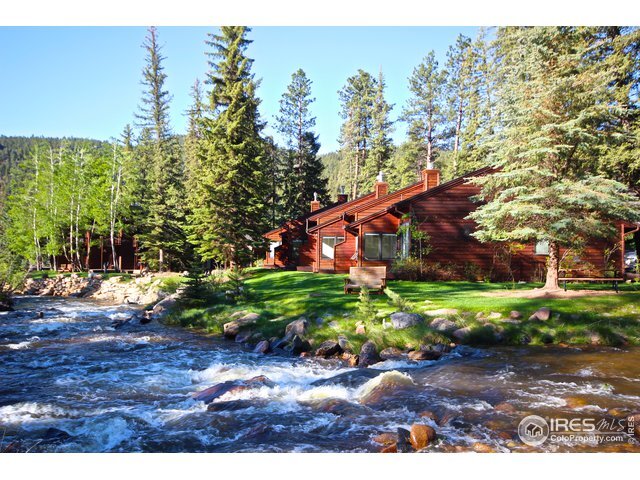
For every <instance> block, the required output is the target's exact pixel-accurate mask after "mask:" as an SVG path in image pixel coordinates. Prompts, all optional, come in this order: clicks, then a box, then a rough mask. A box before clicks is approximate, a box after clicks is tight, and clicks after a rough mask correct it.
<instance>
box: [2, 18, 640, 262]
mask: <svg viewBox="0 0 640 480" xmlns="http://www.w3.org/2000/svg"><path fill="white" fill-rule="evenodd" d="M141 40H143V42H142V50H141V56H144V58H145V66H144V68H143V70H142V72H141V85H142V88H143V92H142V97H141V99H140V102H139V106H138V108H137V110H136V106H135V105H132V106H131V108H132V111H133V110H136V111H135V114H134V115H133V117H132V119H131V120H132V121H131V125H123V126H122V131H121V132H113V138H114V139H113V140H111V141H109V142H100V141H95V140H87V139H48V138H37V137H31V138H24V137H0V180H1V182H2V183H1V184H0V186H2V189H3V190H4V192H5V194H6V192H7V190H8V191H9V192H10V195H9V196H8V197H7V198H6V200H5V199H4V194H3V195H2V196H1V197H0V200H1V201H2V203H0V208H2V212H1V213H2V215H3V216H4V221H3V231H2V232H0V234H1V235H2V237H3V239H2V242H3V245H6V247H5V249H9V250H10V251H11V252H12V253H13V255H15V256H17V257H20V258H24V259H27V260H28V261H29V262H30V263H31V264H32V265H33V266H35V267H37V268H41V267H43V266H50V265H52V263H53V262H55V258H56V257H57V256H63V257H64V258H65V259H66V260H67V263H73V264H74V265H75V266H76V268H81V267H82V262H81V259H80V253H79V252H80V250H81V243H82V238H83V235H84V234H85V232H92V233H99V234H100V235H104V236H107V237H110V238H111V242H112V243H113V241H114V238H115V234H116V233H117V232H119V231H124V232H125V233H127V234H129V235H135V236H136V238H137V240H138V242H139V247H140V252H141V255H142V262H143V263H144V265H145V266H147V267H149V268H151V269H155V270H167V269H169V270H183V269H187V268H192V267H193V266H194V265H196V266H197V265H199V264H201V263H202V262H205V261H210V262H214V263H216V264H218V265H223V266H231V265H247V264H250V263H251V262H252V261H254V260H255V259H256V258H259V257H260V256H261V255H262V252H263V251H264V248H265V246H266V243H265V242H266V240H265V239H264V238H263V237H262V233H264V232H265V231H267V230H269V229H271V228H273V227H274V226H277V225H280V224H281V223H282V222H284V221H285V220H287V219H289V218H292V217H297V216H299V215H302V214H303V213H305V212H306V211H307V209H308V206H309V202H310V201H311V200H312V199H313V198H314V196H316V195H317V196H318V198H319V199H320V200H321V201H322V203H327V202H329V201H332V200H334V199H335V196H336V194H337V193H338V192H339V191H344V192H345V193H347V194H348V195H350V196H351V197H354V196H358V195H361V194H363V193H366V192H367V191H369V190H370V189H371V187H372V185H373V182H374V179H375V177H376V175H377V174H378V172H379V171H383V172H385V174H386V179H387V180H388V182H389V183H390V187H391V188H392V189H397V188H400V187H403V186H405V185H408V184H410V183H413V182H415V181H416V180H417V179H418V178H419V175H420V171H421V170H422V169H424V168H428V167H432V168H433V167H435V168H439V169H440V170H441V172H442V178H443V180H444V181H446V180H449V179H451V178H454V177H456V176H459V175H461V174H463V173H465V172H468V171H471V170H475V169H477V168H479V167H482V166H486V165H494V166H497V167H500V168H501V169H502V173H500V174H495V175H490V176H489V177H487V180H486V181H485V183H483V185H482V186H483V198H484V201H485V202H486V207H483V208H482V209H480V210H479V211H478V213H477V215H476V216H475V220H476V221H477V223H478V225H479V231H478V232H477V236H478V238H481V239H482V240H485V241H494V240H499V241H525V240H526V241H531V240H545V241H548V242H550V244H551V245H552V246H554V248H555V246H557V245H564V246H571V245H574V244H576V245H577V244H578V243H580V242H584V241H585V239H586V237H587V236H588V235H589V234H597V235H604V234H605V233H606V232H605V230H606V228H604V226H603V225H606V221H605V220H608V219H610V218H611V217H612V216H613V217H615V218H623V217H624V219H625V220H629V221H630V220H633V218H635V217H634V215H635V214H634V212H637V210H638V207H637V203H636V202H637V197H635V196H634V195H633V193H632V192H633V191H634V190H635V191H638V189H639V186H638V185H639V182H640V100H639V93H640V79H639V75H638V71H640V68H639V67H640V29H638V28H637V27H534V28H525V27H501V28H498V29H496V30H495V31H492V32H488V31H485V30H480V33H479V34H478V36H477V38H473V39H472V38H467V37H465V36H463V35H460V36H459V37H458V38H457V40H456V42H455V43H454V44H453V45H451V46H450V47H449V48H448V50H447V52H446V61H445V62H444V64H441V63H439V62H438V61H437V59H436V58H437V56H436V55H435V52H434V51H430V50H429V48H428V46H426V48H425V55H424V58H423V59H422V60H421V61H420V62H419V63H418V64H417V65H416V66H415V68H414V69H413V71H412V73H411V74H410V76H409V78H407V83H406V89H407V91H408V93H409V99H408V101H407V102H406V104H404V105H391V104H390V103H389V102H388V101H387V100H386V90H387V84H386V80H385V76H384V72H383V71H378V72H366V71H364V70H355V69H354V70H355V71H354V73H353V75H351V76H349V77H348V78H346V79H345V81H344V86H343V88H341V89H340V91H339V92H336V95H337V96H338V98H339V100H340V104H341V109H340V112H339V116H337V117H336V119H335V121H336V122H340V125H341V129H340V138H339V142H340V150H339V151H337V152H332V153H329V154H324V155H321V156H318V151H319V149H320V145H321V143H322V141H323V139H322V138H319V137H318V135H317V133H316V117H315V116H314V114H313V111H314V101H315V99H314V97H313V88H314V83H313V82H314V80H313V79H311V78H309V77H308V76H307V74H306V72H305V71H304V70H302V69H298V70H296V71H294V72H291V80H290V83H289V85H288V86H287V87H286V88H285V89H283V92H282V96H281V98H280V109H279V112H278V114H277V115H275V116H274V118H267V119H265V118H263V117H262V116H261V115H260V104H261V99H260V98H259V96H258V90H257V87H258V85H259V81H258V80H257V79H255V78H254V73H253V72H252V63H253V60H252V59H251V58H249V57H248V56H247V54H246V50H247V47H248V45H249V44H250V43H251V42H252V40H251V39H250V29H249V28H246V27H222V28H221V29H219V30H216V31H215V33H212V34H210V35H209V36H208V37H207V41H206V43H207V49H208V51H207V52H206V58H207V59H208V65H209V69H208V71H207V73H206V75H205V78H202V79H195V81H194V84H193V87H192V90H191V94H192V95H191V96H192V99H193V102H192V105H191V107H190V108H189V111H188V131H187V132H186V135H184V136H181V135H178V134H177V132H174V131H173V128H172V125H171V122H170V116H169V111H170V109H171V92H169V91H168V90H167V88H166V79H167V76H168V73H167V72H166V71H165V70H164V61H165V57H164V55H163V51H162V47H161V45H162V42H161V41H160V40H159V38H158V32H157V30H156V29H155V28H153V27H152V28H150V29H149V30H148V34H147V36H146V38H145V39H141ZM392 118H397V119H398V120H397V121H398V122H403V123H404V124H405V125H406V126H407V132H408V133H407V136H406V138H405V139H404V140H403V141H401V142H400V143H399V144H393V142H392V141H391V138H392V137H391V134H392V132H393V130H394V128H395V125H394V121H392ZM265 122H269V123H270V124H271V125H272V126H273V127H274V129H275V130H276V131H277V132H278V133H279V134H280V140H281V143H280V144H278V143H276V142H275V141H274V140H273V139H272V138H270V137H267V136H266V135H265V134H264V127H265ZM501 175H502V176H501ZM572 219H573V220H572ZM577 219H587V220H588V221H587V222H582V224H580V222H578V221H577Z"/></svg>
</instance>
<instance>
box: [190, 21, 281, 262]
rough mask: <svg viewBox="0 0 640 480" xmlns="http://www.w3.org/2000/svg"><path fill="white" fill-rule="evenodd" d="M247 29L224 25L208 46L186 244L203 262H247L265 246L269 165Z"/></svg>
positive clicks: (211, 38) (267, 223)
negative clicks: (205, 102)
mask: <svg viewBox="0 0 640 480" xmlns="http://www.w3.org/2000/svg"><path fill="white" fill-rule="evenodd" d="M249 31H250V30H249V29H248V28H246V27H222V28H221V29H220V33H219V34H210V35H209V40H208V41H207V44H208V45H209V46H210V47H212V49H213V51H212V52H209V53H208V55H209V57H210V59H211V60H210V62H209V65H210V67H211V70H210V71H209V72H208V74H207V83H209V84H210V85H211V86H212V88H211V92H210V95H209V101H210V105H209V109H208V110H207V116H205V118H204V119H203V120H202V134H203V139H202V154H201V157H200V162H201V169H202V172H201V175H200V181H199V185H198V187H197V195H198V197H199V202H198V205H197V206H195V207H194V209H193V211H192V213H191V215H190V235H189V238H190V241H191V242H192V243H193V245H194V246H195V248H196V252H197V253H198V254H199V255H200V257H201V258H202V259H203V260H209V259H211V260H215V261H218V262H221V263H224V264H226V265H227V266H229V265H241V264H246V263H247V262H248V261H249V260H251V259H252V258H253V257H254V256H255V252H256V249H258V248H261V247H264V239H263V238H262V233H264V232H265V231H266V230H267V229H268V226H269V212H268V204H267V198H268V195H269V172H268V161H267V158H266V156H265V153H264V142H263V140H262V139H261V138H260V132H261V131H262V129H263V123H262V122H261V121H260V118H259V114H258V105H259V103H260V100H259V99H258V98H257V97H256V87H257V82H256V81H255V80H254V77H253V74H252V73H251V65H252V63H253V60H251V59H250V58H248V57H247V56H246V54H245V51H246V49H247V47H248V45H249V44H250V43H251V41H250V40H248V39H247V33H248V32H249Z"/></svg>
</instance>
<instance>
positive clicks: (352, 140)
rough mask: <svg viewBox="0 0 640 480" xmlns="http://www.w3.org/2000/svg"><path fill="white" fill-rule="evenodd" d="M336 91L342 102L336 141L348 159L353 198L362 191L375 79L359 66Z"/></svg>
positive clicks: (374, 93) (370, 129) (369, 146)
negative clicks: (340, 121)
mask: <svg viewBox="0 0 640 480" xmlns="http://www.w3.org/2000/svg"><path fill="white" fill-rule="evenodd" d="M338 94H339V95H340V101H341V103H342V106H341V110H340V115H341V117H342V118H343V119H344V122H343V124H342V127H341V128H340V139H339V141H340V144H341V147H342V153H343V158H344V159H346V160H347V161H348V162H349V170H350V171H349V182H350V189H351V192H350V193H351V198H356V197H357V196H358V195H359V194H360V191H361V186H362V177H363V174H362V170H363V168H364V166H365V165H366V163H367V159H368V158H369V152H370V150H371V132H372V127H373V104H374V98H375V96H376V82H375V79H374V78H373V77H372V76H371V74H369V73H367V72H365V71H364V70H358V73H357V74H356V75H354V76H352V77H349V78H348V79H347V84H346V85H345V86H344V87H343V88H342V90H340V91H339V92H338Z"/></svg>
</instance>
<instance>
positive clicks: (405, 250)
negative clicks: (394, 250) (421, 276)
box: [400, 223, 411, 258]
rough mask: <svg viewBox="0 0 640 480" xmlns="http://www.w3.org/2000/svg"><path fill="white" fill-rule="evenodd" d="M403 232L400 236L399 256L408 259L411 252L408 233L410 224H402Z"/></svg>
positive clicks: (409, 234)
mask: <svg viewBox="0 0 640 480" xmlns="http://www.w3.org/2000/svg"><path fill="white" fill-rule="evenodd" d="M403 227H404V230H402V232H401V235H400V256H401V257H402V258H409V254H410V252H411V232H410V224H408V223H405V224H403Z"/></svg>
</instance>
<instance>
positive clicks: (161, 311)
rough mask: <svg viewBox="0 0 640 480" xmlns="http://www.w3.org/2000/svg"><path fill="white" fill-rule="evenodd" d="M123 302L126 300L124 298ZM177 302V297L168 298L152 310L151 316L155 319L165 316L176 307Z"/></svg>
mask: <svg viewBox="0 0 640 480" xmlns="http://www.w3.org/2000/svg"><path fill="white" fill-rule="evenodd" d="M123 300H124V297H123ZM176 302H177V300H176V297H175V296H173V295H170V296H168V297H167V298H165V299H164V300H160V301H159V302H158V303H156V304H155V305H154V307H153V309H152V310H151V315H152V316H153V317H154V318H160V317H163V316H165V315H166V314H167V313H168V311H169V310H170V309H171V308H173V307H174V306H175V304H176Z"/></svg>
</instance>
